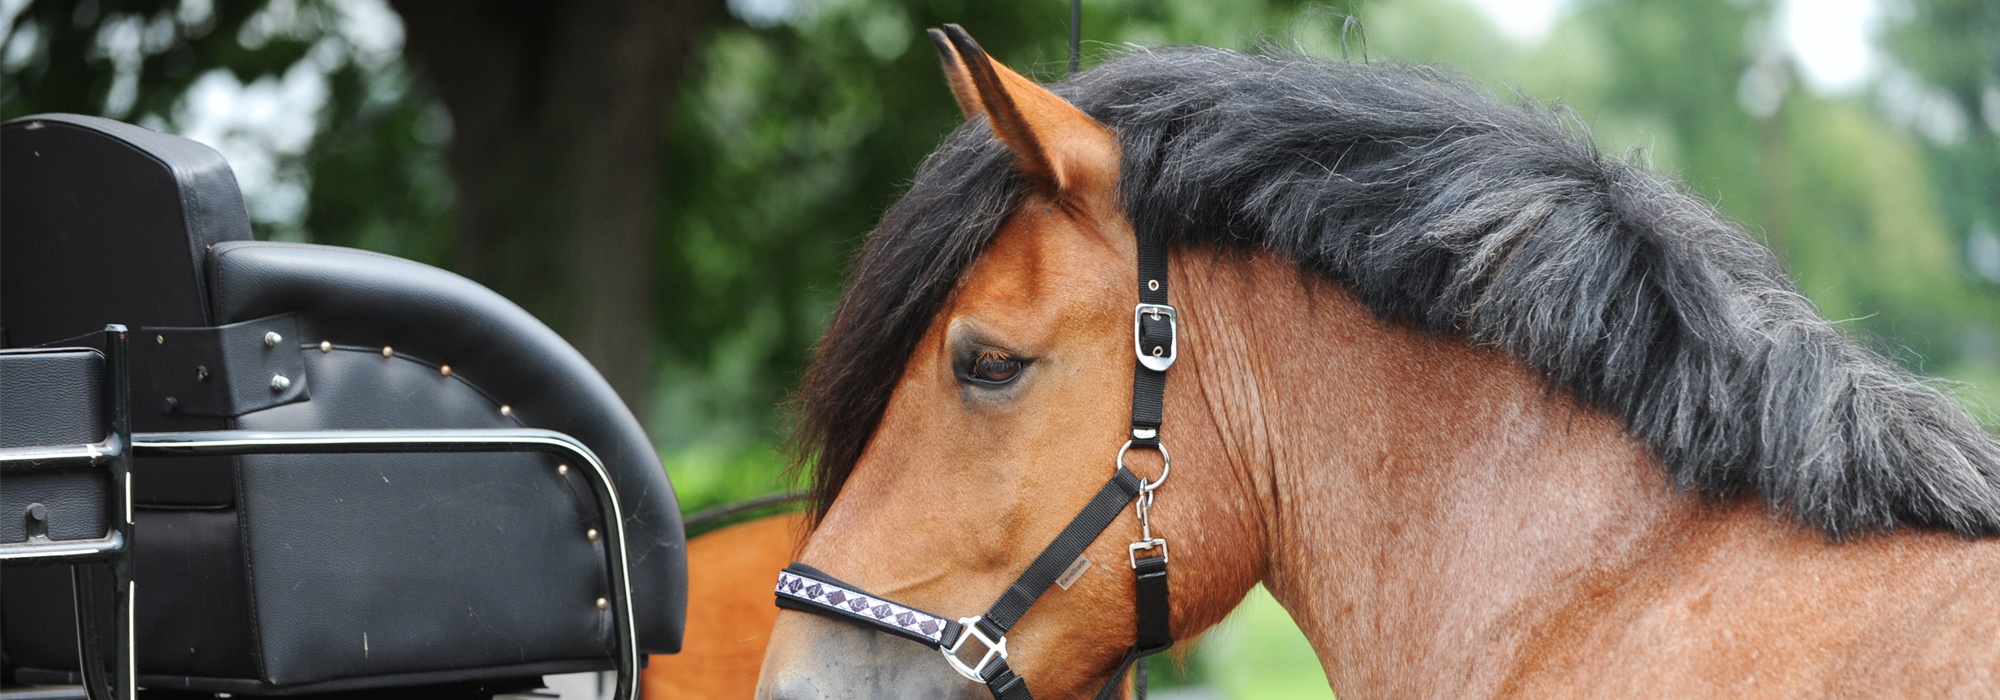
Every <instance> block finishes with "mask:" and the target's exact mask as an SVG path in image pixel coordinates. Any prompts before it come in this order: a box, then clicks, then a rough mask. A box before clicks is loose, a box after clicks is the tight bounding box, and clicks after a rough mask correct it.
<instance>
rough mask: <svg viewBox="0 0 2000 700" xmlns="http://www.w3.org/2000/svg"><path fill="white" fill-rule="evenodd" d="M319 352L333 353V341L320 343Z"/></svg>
mask: <svg viewBox="0 0 2000 700" xmlns="http://www.w3.org/2000/svg"><path fill="white" fill-rule="evenodd" d="M319 351H320V352H333V341H331V340H322V341H319Z"/></svg>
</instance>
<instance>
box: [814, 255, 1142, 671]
mask: <svg viewBox="0 0 2000 700" xmlns="http://www.w3.org/2000/svg"><path fill="white" fill-rule="evenodd" d="M1138 242H1139V246H1138V248H1139V305H1138V306H1137V307H1135V308H1134V309H1133V310H1132V351H1133V354H1134V355H1136V356H1137V358H1136V359H1137V362H1136V363H1134V365H1133V370H1132V432H1131V435H1130V439H1129V440H1128V441H1127V442H1126V443H1125V446H1124V447H1121V448H1119V449H1118V456H1117V459H1116V461H1117V471H1116V472H1114V473H1113V475H1112V477H1111V480H1110V481H1108V482H1105V484H1104V486H1103V488H1100V489H1098V490H1097V495H1095V496H1092V497H1091V499H1090V503H1089V504H1087V505H1085V506H1084V507H1083V511H1082V512H1080V513H1077V514H1076V517H1075V518H1072V519H1071V520H1070V521H1069V525H1067V526H1065V527H1063V530H1062V533H1061V534H1059V535H1056V538H1055V540H1054V541H1053V542H1050V543H1049V546H1048V547H1047V548H1045V549H1043V550H1042V553H1041V554H1040V555H1037V556H1036V557H1035V561H1034V563H1032V564H1029V565H1028V569H1027V571H1024V572H1022V573H1021V576H1020V577H1019V578H1016V579H1014V583H1013V585H1010V586H1008V587H1007V591H1006V592H1005V593H1002V594H1001V595H1000V599H999V600H997V601H994V602H993V606H992V607H990V608H988V609H987V610H986V614H984V615H979V616H975V617H966V618H960V619H958V620H956V621H953V620H950V619H947V618H944V617H940V616H938V615H933V614H931V613H928V612H924V611H922V610H919V609H917V608H913V607H910V606H907V605H902V604H900V603H895V602H892V601H889V600H886V599H884V598H882V597H880V596H876V595H873V594H871V593H868V592H866V591H863V590H861V589H860V588H859V587H856V586H853V585H849V584H846V583H843V582H841V581H840V580H839V579H836V578H833V577H832V576H828V575H826V574H825V573H823V572H821V571H820V570H818V569H815V568H812V567H810V566H806V565H805V564H801V563H798V562H793V563H792V564H791V565H790V566H787V567H785V570H784V571H782V572H779V574H778V589H777V593H778V607H780V608H784V609H786V610H796V611H799V612H806V613H812V614H815V615H823V616H826V617H831V618H833V619H836V620H842V621H846V622H852V623H856V624H859V625H861V626H863V627H868V628H871V629H874V630H876V631H879V632H884V633H887V634H891V635H894V636H897V637H902V638H904V639H909V640H911V641H915V642H918V643H922V644H929V645H932V646H935V647H936V648H937V649H938V651H940V652H942V653H943V654H944V658H945V663H947V664H950V665H951V668H952V670H955V671H957V672H958V673H959V675H962V676H965V677H966V678H968V679H970V680H973V681H976V682H979V683H984V684H986V687H987V689H988V690H991V691H992V692H993V697H994V698H997V699H998V700H1032V698H1033V697H1034V696H1033V695H1030V694H1029V693H1028V685H1027V683H1025V682H1023V681H1022V680H1021V677H1020V676H1017V675H1014V671H1013V669H1011V668H1008V666H1007V630H1009V629H1012V628H1013V627H1014V623H1016V622H1019V621H1020V619H1021V616H1022V615H1023V614H1025V613H1027V612H1028V608H1030V607H1032V606H1034V604H1035V601H1036V600H1037V599H1039V598H1041V597H1042V594H1043V593H1045V592H1047V591H1048V590H1049V586H1050V585H1052V584H1054V583H1055V582H1056V580H1057V579H1058V578H1060V577H1062V576H1063V574H1064V572H1065V571H1067V570H1068V569H1069V568H1070V566H1071V563H1072V562H1075V561H1076V560H1077V558H1078V557H1080V556H1082V555H1083V550H1084V548H1086V547H1089V546H1090V543H1091V542H1093V541H1095V540H1096V539H1097V537H1098V535H1101V534H1103V533H1104V529H1105V528H1106V527H1109V526H1110V525H1111V521H1113V520H1116V519H1117V518H1118V512H1119V511H1122V510H1124V509H1125V504H1127V503H1135V504H1136V507H1137V514H1138V518H1139V533H1140V534H1139V540H1138V541H1136V542H1133V543H1132V544H1131V545H1130V546H1129V547H1127V548H1126V551H1127V556H1128V559H1127V561H1128V562H1129V563H1130V564H1131V566H1132V571H1133V574H1134V576H1135V577H1136V578H1135V581H1134V583H1133V590H1134V593H1135V594H1136V595H1135V597H1136V598H1137V601H1136V605H1137V607H1138V610H1139V615H1138V632H1137V636H1136V641H1135V642H1134V643H1133V645H1132V649H1131V651H1130V652H1128V653H1126V655H1125V660H1124V661H1123V662H1121V663H1120V664H1119V665H1118V671H1117V672H1115V673H1113V674H1111V679H1110V680H1108V681H1106V682H1105V684H1104V687H1103V688H1102V689H1100V690H1099V691H1098V693H1097V698H1098V700H1112V699H1113V698H1116V697H1117V696H1118V681H1119V680H1120V679H1122V678H1123V677H1124V676H1125V673H1126V671H1127V670H1129V669H1131V668H1132V667H1133V666H1134V665H1135V664H1136V665H1137V666H1138V673H1137V676H1136V677H1135V678H1134V679H1133V683H1132V685H1133V688H1134V690H1135V691H1136V692H1135V696H1136V697H1137V698H1139V699H1140V700H1144V698H1145V697H1146V664H1145V658H1146V657H1148V656H1151V655H1153V654H1158V653H1160V652H1163V651H1166V650H1167V649H1168V648H1170V647H1172V646H1173V645H1174V640H1173V636H1172V631H1171V630H1170V629H1169V628H1168V622H1169V612H1170V606H1169V605H1168V596H1167V541H1166V540H1165V539H1161V538H1158V537H1154V536H1153V527H1152V522H1151V521H1150V519H1149V518H1148V511H1150V510H1151V509H1152V506H1153V492H1154V491H1155V490H1157V489H1159V487H1160V484H1161V483H1162V482H1165V481H1166V480H1167V475H1168V474H1170V473H1172V472H1173V464H1174V462H1173V458H1172V457H1171V456H1170V455H1168V454H1167V448H1166V447H1165V446H1164V445H1162V444H1160V405H1161V400H1162V399H1163V398H1164V397H1165V395H1166V389H1167V368H1169V367H1172V366H1173V365H1174V360H1175V359H1176V358H1177V357H1179V354H1180V353H1179V342H1178V341H1179V330H1180V329H1179V314H1178V313H1177V312H1175V310H1174V307H1172V306H1169V305H1168V304H1167V247H1166V243H1165V242H1164V241H1162V240H1160V237H1159V235H1158V234H1154V233H1148V232H1146V231H1139V232H1138ZM1133 449H1150V450H1157V451H1159V453H1160V457H1161V459H1162V460H1164V462H1165V464H1164V467H1163V468H1162V470H1161V471H1160V478H1158V479H1155V480H1153V481H1146V480H1145V479H1141V478H1139V477H1138V475H1136V474H1133V473H1132V471H1131V470H1130V469H1127V468H1125V453H1126V452H1129V451H1131V450H1133ZM1142 553H1143V554H1150V555H1151V556H1147V557H1143V558H1142V557H1140V556H1139V555H1140V554H1142ZM1065 583H1067V582H1065ZM1065 587H1067V586H1065ZM969 641H977V642H978V643H979V645H980V647H981V648H980V649H976V650H975V651H979V660H978V662H976V663H972V664H967V663H966V662H965V661H964V660H963V659H962V658H961V657H960V656H959V654H960V652H961V651H964V650H965V647H966V646H967V643H968V642H969Z"/></svg>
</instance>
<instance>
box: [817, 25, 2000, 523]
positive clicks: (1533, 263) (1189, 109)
mask: <svg viewBox="0 0 2000 700" xmlns="http://www.w3.org/2000/svg"><path fill="white" fill-rule="evenodd" d="M1052 89H1053V90H1054V91H1055V92H1057V93H1058V94H1060V95H1062V96H1063V97H1064V98H1066V99H1068V100H1070V101H1071V102H1072V103H1074V104H1075V105H1076V106H1077V107H1078V108H1080V109H1082V110H1084V111H1085V112H1088V113H1089V114H1090V115H1091V116H1093V117H1095V118H1096V119H1098V120H1099V121H1101V122H1104V123H1105V124H1107V125H1109V126H1110V127H1111V128H1112V129H1114V130H1115V131H1116V132H1117V133H1118V135H1119V139H1120V141H1121V143H1122V145H1123V149H1124V151H1123V156H1122V157H1123V162H1122V166H1121V167H1122V170H1121V178H1122V181H1121V183H1120V186H1121V189H1122V190H1123V196H1124V198H1125V201H1126V208H1127V214H1128V216H1129V217H1130V219H1131V221H1132V224H1133V225H1134V226H1137V227H1144V228H1150V229H1152V230H1155V231H1159V232H1160V233H1162V234H1163V235H1165V236H1166V237H1167V239H1168V240H1169V241H1171V242H1173V243H1174V244H1175V245H1177V246H1179V247H1182V248H1183V249H1185V248H1188V247H1209V248H1251V249H1259V248H1261V249H1267V250H1270V251H1274V252H1276V253H1278V254H1280V255H1283V256H1285V257H1287V258H1289V259H1291V260H1293V261H1295V262H1296V263H1297V264H1298V265H1299V266H1300V269H1301V270H1302V271H1304V272H1306V273H1310V274H1315V275H1319V276H1321V277H1323V278H1325V279H1328V280H1331V281H1333V282H1335V283H1337V284H1340V285H1343V286H1344V287H1346V288H1347V289H1349V290H1351V291H1352V292H1353V293H1354V294H1355V295H1356V296H1357V297H1358V298H1359V300H1360V301H1361V302H1362V303H1363V304H1365V305H1366V306H1367V307H1368V308H1369V309H1371V310H1372V312H1373V313H1374V314H1375V315H1376V316H1377V317H1379V318H1381V319H1384V320H1386V321H1389V322H1392V323H1399V324H1403V325H1405V326H1407V327H1409V328H1412V329H1414V330H1416V331H1419V332H1424V333H1432V334H1449V335H1453V336H1458V337H1462V338H1464V339H1465V340H1466V341H1468V342H1470V343H1472V344H1474V345H1477V346H1484V347H1493V348H1499V349H1502V350H1504V351H1505V352H1507V353H1508V354H1509V355H1510V356H1511V357H1513V358H1515V359H1516V360H1518V361H1520V362H1521V363H1523V364H1524V365H1526V366H1527V367H1528V368H1530V369H1531V370H1533V371H1535V372H1537V373H1538V374H1539V375H1540V376H1542V377H1543V378H1545V380H1546V381H1547V382H1548V383H1549V385H1550V386H1551V387H1552V388H1554V389H1557V390H1560V391H1565V392H1568V393H1570V394H1572V395H1573V396H1575V397H1576V398H1577V399H1579V400H1581V401H1583V402H1585V403H1587V404H1588V405H1590V406H1593V407H1596V408H1597V409H1600V410H1603V411H1606V412H1609V413H1610V414H1612V415H1614V416H1618V417H1620V418H1622V419H1623V421H1624V425H1625V427H1626V430H1627V431H1628V432H1629V433H1630V434H1631V435H1633V436H1635V437H1637V438H1638V439H1640V440H1642V441H1644V442H1645V443H1646V444H1647V445H1649V446H1650V447H1651V448H1652V449H1653V450H1654V451H1655V453H1656V454H1657V455H1658V457H1659V459H1660V461H1661V462H1662V463H1663V464H1664V465H1665V467H1666V469H1667V470H1668V471H1669V472H1670V475H1671V479H1672V481H1673V483H1675V484H1676V485H1677V486H1679V487H1680V488H1682V489H1687V490H1693V491H1697V492H1699V493H1702V494H1705V495H1708V496H1711V497H1715V498H1720V499H1733V498H1738V497H1743V496H1747V495H1750V494H1755V495H1756V496H1757V497H1758V498H1760V499H1761V500H1762V501H1763V502H1764V503H1765V504H1767V505H1768V507H1770V508H1771V509H1772V510H1773V511H1774V512H1776V513H1780V514H1783V515H1786V516H1789V517H1791V518H1793V519H1795V520H1796V521H1798V522H1801V523H1804V524H1807V525H1810V526H1813V527H1817V528H1820V529H1822V530H1824V531H1825V532H1826V533H1827V534H1828V535H1830V536H1832V537H1836V538H1838V537H1847V536H1853V535H1859V534H1865V533H1869V532H1875V531H1882V530H1892V529H1895V528H1898V527H1914V528H1921V529H1936V530H1946V531H1950V532H1954V533H1958V534H1960V535H1964V536H1984V535H1994V534H2000V446H1996V443H1995V441H1994V440H1993V439H1992V438H1991V437H1990V436H1989V435H1987V434H1986V432H1985V431H1984V430H1983V429H1982V428H1981V427H1980V425H1979V423H1978V422H1977V421H1976V420H1974V419H1973V417H1972V416H1971V415H1970V414H1968V413H1967V412H1966V411H1965V410H1964V409H1963V408H1962V407H1960V406H1959V405H1957V404H1956V403H1955V402H1953V401H1952V400H1951V399H1950V398H1948V397H1946V396H1945V395H1944V394H1943V393H1941V392H1939V391H1938V390H1936V389H1934V388H1932V387H1931V386H1929V385H1927V384H1925V383H1924V381H1923V380H1921V379H1919V378H1918V377H1916V376H1915V375H1913V374H1912V373H1910V372H1908V371H1906V370H1904V369H1902V368H1901V367H1899V366H1897V365H1896V364H1894V363H1892V362H1890V361H1888V360H1886V359H1884V358H1882V357H1881V356H1879V355H1877V354H1875V353H1873V352H1871V351H1869V350H1867V349H1864V348H1863V347H1861V346H1860V345H1858V344H1857V343H1855V342H1854V341H1852V340H1850V339H1848V338H1847V337H1845V336H1843V335H1842V334H1841V333H1840V332H1838V331H1837V330H1836V329H1835V328H1834V326H1833V325H1832V324H1831V323H1829V322H1828V321H1827V320H1826V319H1825V318H1823V317H1822V316H1821V315H1820V314H1819V313H1818V311H1817V310H1816V309H1815V307H1814V306H1813V305H1812V303H1811V302H1810V301H1808V300H1807V299H1806V298H1805V297H1804V296H1802V295H1801V294H1800V293H1799V292H1798V290H1797V289H1796V287H1795V286H1794V285H1793V283H1792V282H1791V281H1790V279H1788V278H1787V277H1786V276H1785V274H1784V273H1783V271H1782V270H1781V269H1780V267H1779V265H1778V263H1777V261H1776V260H1775V259H1774V258H1773V257H1772V256H1771V254H1770V253H1769V252H1768V251H1767V250H1765V249H1764V248H1763V247H1762V246H1760V245H1758V244H1757V243H1755V242H1753V241H1752V240H1751V239H1750V238H1749V237H1748V236H1747V235H1746V234H1745V233H1744V232H1743V231H1742V230H1741V229H1740V228H1738V227H1737V226H1736V225H1734V224H1732V223H1731V222H1729V221H1728V220H1727V219H1726V218H1725V217H1724V216H1723V215H1721V214H1720V213H1719V212H1717V211H1716V210H1715V209H1714V208H1713V207H1711V206H1709V205H1708V204H1706V203H1705V202H1703V201H1701V200H1700V199H1699V198H1697V197H1695V196H1692V195H1690V194H1689V193H1687V192H1685V191H1683V190H1682V189H1680V188H1679V187H1677V186H1675V185H1673V184H1670V183H1668V182H1666V181H1664V180H1663V179H1661V178H1660V177H1658V176H1655V175H1653V174H1651V173H1648V172H1646V171H1645V170H1643V169H1641V168H1639V167H1636V166H1633V165H1630V164H1627V163H1624V162H1620V161H1618V160H1614V159H1609V158H1606V157H1604V156H1602V155H1601V154H1599V153H1598V152H1597V150H1596V149H1595V148H1593V147H1592V146H1591V145H1590V142H1589V140H1588V138H1587V136H1586V135H1585V133H1584V129H1583V127H1582V126H1581V125H1579V124H1577V123H1575V120H1574V119H1569V118H1565V117H1563V116H1562V115H1561V114H1559V113H1556V112H1553V111H1551V110H1549V109H1546V108H1543V107H1541V106H1539V105H1536V104H1534V103H1532V102H1530V103H1529V104H1528V105H1527V106H1525V107H1516V106H1511V105H1507V104H1504V103H1502V102H1500V101H1499V100H1496V99H1494V98H1493V97H1491V96H1490V95H1488V94H1486V93H1485V92H1484V91H1482V90H1479V89H1477V88H1474V87H1471V86H1470V85H1468V84H1467V83H1465V82H1463V81H1462V80H1460V79H1457V78H1455V77H1452V76H1450V75H1447V74H1445V73H1443V72H1441V71H1438V70H1435V69H1431V68H1425V67H1416V66H1402V65H1382V64H1374V65H1359V64H1353V63H1347V62H1332V61H1325V60H1318V59H1310V58H1303V57H1297V56H1289V55H1272V54H1267V55H1246V54H1242V53H1237V52H1233V51H1227V50H1222V49H1210V48H1177V49H1170V50H1158V51H1146V50H1135V51H1129V52H1126V53H1123V54H1121V55H1118V56H1116V57H1114V58H1112V59H1111V60H1109V61H1107V62H1105V63H1104V64H1102V65H1100V66H1097V67H1095V68H1093V69H1091V70H1089V71H1087V72H1084V73H1082V74H1080V75H1078V76H1076V77H1074V78H1072V79H1070V80H1069V81H1066V82H1064V83H1061V84H1058V85H1055V86H1052ZM1021 193H1022V180H1021V178H1020V176H1019V175H1017V174H1015V173H1014V172H1013V167H1012V165H1011V156H1010V155H1009V154H1008V152H1007V150H1006V149H1005V148H1004V147H1003V146H1001V145H1000V144H999V142H998V141H997V140H996V139H994V138H993V137H992V135H991V134H990V132H989V131H988V129H987V127H986V125H985V120H971V121H969V122H968V123H967V124H965V125H964V126H962V127H960V128H959V129H957V130H956V131H954V132H953V133H952V134H951V135H950V136H949V137H948V138H946V139H945V142H944V144H943V145H942V146H941V147H940V148H939V149H938V150H937V151H936V152H934V153H932V154H931V156H930V157H929V158H928V159H927V160H925V162H924V164H923V166H922V167H921V169H920V172H919V175H918V177H917V179H916V180H915V181H914V183H913V184H912V186H911V188H910V190H909V192H908V193H907V194H905V195H904V196H903V197H902V198H901V199H900V200H899V201H897V202H896V203H895V204H894V205H893V206H891V207H890V209H889V211H888V212H887V214H886V215H885V216H884V218H883V220H882V222H881V223H880V225H878V226H877V227H876V229H875V230H874V231H873V233H872V234H871V235H870V236H869V238H868V241H867V243H866V245H865V246H864V247H863V249H862V251H861V253H860V255H859V257H858V259H857V261H856V263H855V265H854V268H853V270H852V274H851V275H850V281H849V283H848V286H847V288H846V289H845V291H844V292H843V293H842V295H841V300H840V304H839V306H838V308H837V310H836V311H835V313H834V316H833V319H832V322H831V324H830V327H829V328H828V331H827V333H826V335H825V337H824V338H823V339H822V340H821V342H820V344H819V347H818V349H817V351H816V353H815V358H814V363H813V366H812V367H811V369H810V370H809V371H808V373H807V375H806V379H805V382H804V384H803V386H802V388H801V390H800V394H799V396H798V398H797V401H798V404H797V405H798V407H799V409H800V413H799V421H798V423H797V429H796V432H795V433H794V436H793V443H792V447H793V450H794V455H795V459H796V460H798V461H797V464H798V465H800V467H801V468H806V469H809V470H810V472H811V476H812V495H813V497H814V500H815V503H816V504H817V505H818V509H819V512H824V510H825V508H827V507H828V506H829V505H830V504H831V503H832V500H833V498H834V496H835V495H836V494H837V493H838V491H839V489H840V486H841V484H842V482H843V481H845V479H846V477H847V475H848V473H849V472H850V471H851V470H852V469H853V467H854V464H855V462H856V460H858V459H859V458H860V456H861V453H862V450H863V448H864V447H865V446H866V445H867V443H868V441H869V439H870V438H871V437H872V436H873V434H874V432H875V429H876V426H877V425H878V424H879V423H880V422H881V418H882V414H883V412H884V411H885V410H886V408H887V405H888V403H889V397H890V394H891V392H892V391H894V389H895V386H896V384H897V382H898V381H899V379H900V377H901V375H902V372H903V367H904V365H905V364H907V362H908V359H909V357H910V354H911V352H913V350H914V348H915V346H916V343H917V342H918V340H919V339H920V338H921V336H922V335H923V333H924V332H925V330H926V329H927V328H928V326H929V323H930V321H931V318H932V316H933V315H934V314H936V313H937V311H938V309H939V308H940V307H941V305H942V304H943V303H944V301H945V299H946V297H947V296H948V295H949V294H950V293H951V291H952V289H953V288H954V286H955V285H956V283H957V280H958V277H959V274H960V273H961V272H962V271H963V270H965V269H966V267H967V266H968V265H970V264H971V262H972V261H973V259H974V258H975V257H977V256H978V255H979V253H980V251H981V249H982V248H983V247H984V245H985V244H986V242H987V241H988V240H989V239H990V238H991V237H992V236H993V234H994V232H995V231H996V230H997V229H998V228H999V226H1000V224H1001V222H1002V221H1003V220H1004V219H1005V217H1006V216H1007V215H1008V214H1009V213H1010V212H1011V211H1012V210H1013V208H1014V205H1015V203H1016V202H1017V201H1019V198H1020V196H1021Z"/></svg>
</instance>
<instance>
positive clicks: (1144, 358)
mask: <svg viewBox="0 0 2000 700" xmlns="http://www.w3.org/2000/svg"><path fill="white" fill-rule="evenodd" d="M1148 321H1150V322H1153V323H1160V322H1162V321H1164V322H1166V324H1167V337H1166V339H1165V340H1164V341H1160V340H1155V341H1154V342H1153V343H1152V344H1151V347H1150V349H1149V348H1148V343H1147V342H1146V341H1147V340H1148V338H1147V336H1148V335H1149V334H1148V333H1147V332H1146V331H1147V330H1148V329H1147V328H1146V324H1147V322H1148ZM1179 326H1180V322H1179V319H1178V316H1177V314H1176V313H1175V311H1174V307H1171V306H1168V305H1166V304H1140V305H1138V306H1135V307H1133V308H1132V354H1133V355H1136V356H1138V358H1139V364H1140V365H1142V366H1144V367H1145V368H1146V369H1150V370H1153V371H1155V372H1165V371H1167V368H1168V367H1172V366H1174V359H1175V358H1178V357H1180V327H1179Z"/></svg>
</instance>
